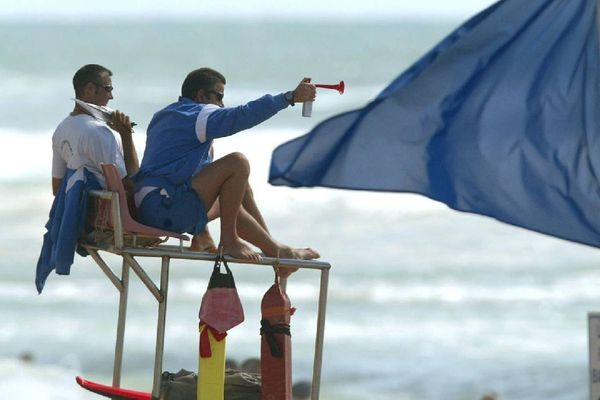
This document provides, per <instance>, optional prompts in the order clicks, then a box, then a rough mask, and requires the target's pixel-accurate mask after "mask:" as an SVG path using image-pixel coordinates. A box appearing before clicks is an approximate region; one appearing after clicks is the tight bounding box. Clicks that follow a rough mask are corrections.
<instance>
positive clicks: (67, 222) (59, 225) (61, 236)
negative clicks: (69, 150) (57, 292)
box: [35, 169, 101, 293]
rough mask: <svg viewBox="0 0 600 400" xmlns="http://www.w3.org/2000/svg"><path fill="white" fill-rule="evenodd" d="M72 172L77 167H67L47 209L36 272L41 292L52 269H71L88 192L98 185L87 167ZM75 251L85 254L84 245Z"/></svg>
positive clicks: (83, 225) (59, 272)
mask: <svg viewBox="0 0 600 400" xmlns="http://www.w3.org/2000/svg"><path fill="white" fill-rule="evenodd" d="M74 174H76V171H74V170H72V169H67V171H66V173H65V176H64V178H63V180H62V184H61V186H60V189H59V190H58V193H57V194H56V196H55V197H54V202H53V203H52V208H51V209H50V216H49V218H48V222H47V223H46V234H44V240H43V243H42V250H41V253H40V257H39V259H38V262H37V268H36V274H35V286H36V288H37V290H38V293H42V290H43V289H44V284H45V283H46V279H47V278H48V276H49V275H50V272H52V270H56V273H57V274H60V275H69V273H70V272H71V265H72V264H73V258H74V257H75V251H76V248H77V242H78V240H79V237H80V236H81V234H83V233H84V228H85V218H86V212H87V204H88V192H89V191H90V190H100V189H101V187H100V184H99V183H98V180H97V179H96V177H95V176H94V174H93V173H91V172H89V171H88V170H85V169H84V170H83V174H81V176H74ZM69 185H71V186H70V187H68V186H69ZM67 188H68V190H67ZM77 251H78V253H79V254H80V255H82V256H86V255H87V252H86V251H85V250H84V249H83V248H80V249H77Z"/></svg>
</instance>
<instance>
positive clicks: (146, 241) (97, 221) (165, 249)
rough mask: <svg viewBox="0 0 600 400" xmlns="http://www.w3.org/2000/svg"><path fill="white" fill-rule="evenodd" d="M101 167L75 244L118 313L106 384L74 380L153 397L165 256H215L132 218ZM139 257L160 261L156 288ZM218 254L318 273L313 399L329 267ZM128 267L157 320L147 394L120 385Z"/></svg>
mask: <svg viewBox="0 0 600 400" xmlns="http://www.w3.org/2000/svg"><path fill="white" fill-rule="evenodd" d="M102 171H103V175H104V177H105V179H106V184H107V190H103V191H92V192H91V198H92V201H93V202H94V203H95V204H94V205H95V206H94V207H92V209H93V212H92V214H91V215H90V216H89V221H90V222H91V223H92V224H93V225H94V227H95V230H94V232H92V233H91V234H90V235H88V237H87V238H86V239H85V240H83V241H82V243H81V245H82V246H83V247H84V248H85V249H86V250H87V251H88V253H89V254H90V256H91V257H92V258H93V259H94V261H95V262H96V264H98V266H99V267H100V268H101V269H102V271H103V272H104V273H105V274H106V276H107V277H108V279H109V280H110V281H111V282H112V284H113V285H114V287H115V288H116V289H117V291H118V292H119V315H118V320H117V335H116V344H115V356H114V364H113V381H112V386H105V385H100V384H95V383H93V382H89V381H86V380H84V379H83V378H80V377H77V382H78V383H79V384H80V385H82V386H84V387H86V388H88V389H90V390H92V391H94V390H93V389H94V388H96V389H99V390H96V391H98V392H100V389H102V388H104V389H106V390H111V389H112V390H113V393H122V392H127V393H129V394H131V395H133V396H134V397H131V398H136V399H150V398H151V399H158V397H159V391H160V380H161V374H162V364H163V353H164V341H165V320H166V310H167V296H168V288H169V267H170V262H171V259H185V260H198V261H208V262H210V263H212V262H214V261H215V254H211V253H201V252H193V251H189V250H188V249H186V248H184V246H183V242H184V241H187V240H189V237H188V236H186V235H182V234H178V233H175V232H169V231H164V230H161V229H156V228H153V227H149V226H146V225H143V224H141V223H139V222H137V221H136V220H135V219H134V218H133V216H132V212H131V211H132V208H131V207H130V206H131V202H130V201H128V199H127V195H126V193H125V189H124V187H123V184H122V182H121V178H120V177H119V174H118V172H117V169H116V167H115V166H114V165H112V164H103V165H102ZM169 238H174V239H177V240H179V245H178V246H174V245H168V244H165V242H166V240H167V239H169ZM101 251H104V252H108V253H112V254H116V255H119V256H121V258H122V266H121V274H120V276H119V275H117V274H116V273H115V272H114V271H113V269H112V268H111V267H109V266H108V264H107V263H106V262H105V261H104V259H103V258H102V256H101V255H100V252H101ZM145 257H152V258H160V259H161V271H160V283H159V285H158V286H157V284H156V283H155V282H154V281H153V280H152V279H151V278H150V277H149V276H148V274H147V273H146V272H145V270H144V268H143V267H142V266H141V265H140V263H139V262H138V260H137V258H145ZM224 258H225V260H226V261H227V262H229V263H244V264H254V265H258V266H267V267H270V266H279V267H282V268H286V267H295V268H301V269H311V270H316V271H320V283H319V287H320V289H319V296H318V310H317V329H316V338H315V350H314V362H313V376H312V392H311V400H317V399H318V398H319V390H320V382H321V367H322V359H323V340H324V330H325V312H326V304H327V287H328V282H329V269H330V268H331V265H330V264H329V263H327V262H322V261H314V260H294V259H276V258H271V257H262V260H261V261H260V262H258V263H255V262H248V261H245V260H238V259H234V258H231V257H228V256H225V257H224ZM130 270H133V271H134V272H135V274H136V275H137V276H138V277H139V278H140V280H141V281H142V283H143V284H144V285H145V286H146V288H147V289H148V290H149V292H150V293H151V294H152V296H154V298H155V299H156V301H157V302H158V323H157V329H156V347H155V352H154V372H153V385H152V392H151V393H145V392H136V391H128V390H125V389H120V386H121V375H122V363H123V345H124V336H125V325H126V315H127V298H128V292H129V275H130ZM286 283H287V280H286V279H282V282H281V284H282V286H283V287H285V285H286ZM105 395H106V394H105ZM115 397H118V396H115Z"/></svg>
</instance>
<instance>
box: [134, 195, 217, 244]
mask: <svg viewBox="0 0 600 400" xmlns="http://www.w3.org/2000/svg"><path fill="white" fill-rule="evenodd" d="M137 219H138V220H139V221H140V222H141V223H143V224H145V225H149V226H153V227H155V228H159V229H164V230H168V231H171V232H177V233H184V232H187V233H190V234H192V235H196V234H198V233H200V232H202V231H203V230H204V228H205V227H206V224H207V223H208V216H207V214H206V207H204V203H203V202H202V200H200V198H199V197H198V194H196V191H195V190H193V189H192V188H191V187H190V186H189V185H179V186H173V185H170V186H168V187H167V188H163V189H162V190H161V189H156V190H154V191H152V192H150V193H148V194H147V195H146V196H145V197H144V200H143V201H142V204H141V205H140V207H139V208H138V210H137Z"/></svg>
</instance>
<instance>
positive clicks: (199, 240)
mask: <svg viewBox="0 0 600 400" xmlns="http://www.w3.org/2000/svg"><path fill="white" fill-rule="evenodd" d="M219 211H220V210H219V201H218V200H217V201H215V202H214V204H213V205H212V207H211V208H210V209H209V210H208V212H207V216H208V220H209V221H212V220H214V219H216V218H217V217H218V216H219ZM190 250H191V251H203V252H208V253H216V252H217V251H218V249H217V246H216V245H215V241H214V240H213V238H212V235H211V234H210V232H209V230H208V225H207V226H206V228H205V229H204V231H203V232H201V233H199V234H197V235H194V237H193V238H192V245H191V246H190Z"/></svg>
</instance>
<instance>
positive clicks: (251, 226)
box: [237, 207, 319, 260]
mask: <svg viewBox="0 0 600 400" xmlns="http://www.w3.org/2000/svg"><path fill="white" fill-rule="evenodd" d="M237 222H238V234H239V235H240V237H241V238H242V239H244V240H247V241H248V242H250V243H252V244H253V245H255V246H256V247H258V248H259V249H261V250H262V252H263V253H265V255H266V256H269V257H277V256H279V257H280V258H294V259H302V260H311V259H314V258H319V253H318V252H317V251H316V250H313V249H310V248H306V249H295V248H293V247H290V246H288V245H285V244H283V243H280V242H278V241H277V240H275V239H274V238H273V237H272V236H271V234H269V232H267V231H266V230H265V229H264V228H263V227H262V226H261V225H260V224H259V223H258V221H256V219H254V217H253V216H252V215H250V213H249V212H248V211H246V210H245V209H244V208H243V207H242V209H240V213H239V214H238V221H237Z"/></svg>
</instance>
